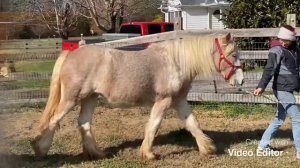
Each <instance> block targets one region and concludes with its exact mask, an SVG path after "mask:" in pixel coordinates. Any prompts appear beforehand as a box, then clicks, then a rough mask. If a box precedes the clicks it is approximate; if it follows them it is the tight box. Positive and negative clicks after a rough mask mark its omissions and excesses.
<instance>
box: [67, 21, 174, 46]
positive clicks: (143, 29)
mask: <svg viewBox="0 0 300 168" xmlns="http://www.w3.org/2000/svg"><path fill="white" fill-rule="evenodd" d="M173 30H174V23H173V22H128V23H123V24H121V27H120V31H119V33H121V34H123V33H124V34H140V35H141V36H145V35H149V34H155V33H162V32H168V31H173ZM79 41H80V38H79V37H76V38H70V39H69V40H63V42H62V50H69V51H73V50H75V49H77V48H79V44H78V42H79ZM85 41H86V44H92V43H99V42H103V41H101V40H100V38H99V37H86V38H85ZM148 46H149V43H146V44H144V48H147V47H148Z"/></svg>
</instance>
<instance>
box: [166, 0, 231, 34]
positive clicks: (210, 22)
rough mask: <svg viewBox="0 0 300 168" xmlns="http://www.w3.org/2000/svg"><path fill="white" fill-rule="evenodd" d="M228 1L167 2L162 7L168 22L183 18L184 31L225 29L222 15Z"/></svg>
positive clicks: (169, 0)
mask: <svg viewBox="0 0 300 168" xmlns="http://www.w3.org/2000/svg"><path fill="white" fill-rule="evenodd" d="M229 5H230V3H229V2H228V1H227V0H167V1H165V3H163V4H162V6H161V11H162V12H164V13H165V21H166V22H174V21H176V18H178V17H181V18H182V29H183V30H195V29H223V28H224V24H223V23H222V21H220V19H221V17H222V15H221V13H222V12H223V11H224V9H226V8H228V7H229Z"/></svg>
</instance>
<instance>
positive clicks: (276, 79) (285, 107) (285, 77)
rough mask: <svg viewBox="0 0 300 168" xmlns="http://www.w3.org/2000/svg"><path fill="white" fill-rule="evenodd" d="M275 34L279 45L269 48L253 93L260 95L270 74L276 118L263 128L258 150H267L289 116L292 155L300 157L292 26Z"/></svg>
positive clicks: (299, 56)
mask: <svg viewBox="0 0 300 168" xmlns="http://www.w3.org/2000/svg"><path fill="white" fill-rule="evenodd" d="M277 37H278V39H279V42H280V44H281V45H280V46H274V47H272V48H271V49H270V50H269V58H268V61H267V64H266V66H265V68H264V72H263V75H262V78H261V79H260V81H259V83H258V86H257V88H256V89H255V90H254V95H255V96H259V95H261V94H262V93H263V92H264V90H265V88H266V87H267V85H268V83H269V82H270V80H271V79H272V77H273V86H272V89H273V92H274V95H275V97H276V98H277V100H278V106H277V113H276V117H275V119H274V120H273V121H272V122H271V123H270V125H269V127H268V128H267V129H266V130H265V132H264V134H263V136H262V138H261V141H260V143H259V145H258V150H271V146H270V144H271V139H272V137H273V135H274V134H275V133H276V132H277V131H278V129H279V127H280V126H281V125H282V124H283V122H284V120H285V118H286V116H287V115H289V116H290V117H291V119H292V132H293V138H294V144H295V147H296V151H297V153H296V158H297V159H300V113H299V110H298V108H297V105H296V99H295V96H294V92H299V90H300V77H299V68H300V67H299V66H300V48H299V47H298V46H297V43H296V33H295V29H294V28H293V27H292V26H290V25H284V26H282V27H281V28H280V29H279V33H278V36H277Z"/></svg>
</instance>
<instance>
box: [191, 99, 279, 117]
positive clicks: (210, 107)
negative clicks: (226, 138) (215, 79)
mask: <svg viewBox="0 0 300 168" xmlns="http://www.w3.org/2000/svg"><path fill="white" fill-rule="evenodd" d="M192 108H193V109H194V110H196V111H222V112H224V114H225V116H227V117H238V116H248V115H250V114H253V113H260V114H261V113H271V112H274V106H273V105H266V104H242V103H239V104H238V103H219V102H205V103H197V104H194V105H192Z"/></svg>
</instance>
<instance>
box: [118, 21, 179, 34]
mask: <svg viewBox="0 0 300 168" xmlns="http://www.w3.org/2000/svg"><path fill="white" fill-rule="evenodd" d="M173 30H174V23H173V22H128V23H122V24H121V28H120V33H135V34H140V35H141V36H145V35H149V34H155V33H162V32H168V31H173Z"/></svg>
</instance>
